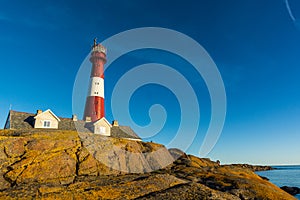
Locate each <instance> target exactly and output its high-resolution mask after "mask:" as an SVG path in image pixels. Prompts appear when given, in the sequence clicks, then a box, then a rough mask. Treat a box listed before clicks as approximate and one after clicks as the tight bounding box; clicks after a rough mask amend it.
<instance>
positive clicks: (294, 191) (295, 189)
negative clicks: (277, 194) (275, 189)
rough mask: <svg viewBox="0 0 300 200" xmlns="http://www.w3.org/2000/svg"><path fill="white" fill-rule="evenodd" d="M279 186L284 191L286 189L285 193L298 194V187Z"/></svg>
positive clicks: (299, 190) (299, 192) (299, 191)
mask: <svg viewBox="0 0 300 200" xmlns="http://www.w3.org/2000/svg"><path fill="white" fill-rule="evenodd" d="M280 188H281V189H283V190H284V191H286V192H287V193H289V194H291V195H296V194H300V188H298V187H288V186H282V187H280Z"/></svg>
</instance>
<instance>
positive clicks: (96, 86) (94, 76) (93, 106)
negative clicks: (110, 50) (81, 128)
mask: <svg viewBox="0 0 300 200" xmlns="http://www.w3.org/2000/svg"><path fill="white" fill-rule="evenodd" d="M90 61H91V63H92V70H91V76H90V85H89V91H88V95H87V98H86V103H85V109H84V117H83V119H84V120H85V119H86V117H90V118H91V120H92V122H94V121H97V120H99V119H101V118H102V117H105V111H104V64H105V63H106V49H105V47H104V46H102V45H101V44H97V41H96V39H94V45H93V47H92V53H91V57H90Z"/></svg>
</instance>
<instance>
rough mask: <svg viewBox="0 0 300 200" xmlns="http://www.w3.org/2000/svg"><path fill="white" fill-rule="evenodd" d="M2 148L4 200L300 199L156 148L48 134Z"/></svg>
mask: <svg viewBox="0 0 300 200" xmlns="http://www.w3.org/2000/svg"><path fill="white" fill-rule="evenodd" d="M0 141H1V142H0V160H1V162H0V164H1V167H0V199H4V198H5V199H32V198H35V199H97V198H98V199H230V200H232V199H272V200H274V199H287V200H288V199H295V198H294V197H292V196H291V195H289V194H288V193H286V192H284V191H283V190H281V189H280V188H278V187H277V186H275V185H273V184H272V183H270V182H269V181H267V180H264V179H263V178H261V177H259V176H258V175H256V174H255V173H254V172H253V171H252V170H251V169H249V168H247V167H242V166H238V165H237V166H235V165H226V166H222V165H219V163H217V162H213V161H210V160H209V159H207V158H198V157H195V156H193V155H186V154H185V153H183V152H181V151H180V150H177V149H170V150H168V149H166V148H165V147H164V146H163V145H160V144H157V143H152V142H141V141H134V140H126V139H118V138H111V137H103V136H98V135H96V136H94V135H81V134H78V133H77V132H75V131H44V130H41V131H31V132H26V131H23V132H18V131H11V130H0ZM155 152H157V153H155ZM175 158H176V159H175ZM177 158H178V159H177ZM100 161H101V162H100Z"/></svg>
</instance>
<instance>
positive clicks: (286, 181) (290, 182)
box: [256, 165, 300, 199]
mask: <svg viewBox="0 0 300 200" xmlns="http://www.w3.org/2000/svg"><path fill="white" fill-rule="evenodd" d="M272 167H273V168H275V170H269V171H260V172H256V174H258V175H260V176H264V177H267V178H268V179H270V181H271V182H272V183H274V184H275V185H277V186H279V187H281V186H289V187H299V188H300V165H286V166H283V165H281V166H272ZM295 197H296V198H297V199H300V194H298V195H296V196H295Z"/></svg>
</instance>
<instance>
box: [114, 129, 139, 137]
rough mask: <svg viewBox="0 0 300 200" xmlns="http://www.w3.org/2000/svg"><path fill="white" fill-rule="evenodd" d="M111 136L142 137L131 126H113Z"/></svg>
mask: <svg viewBox="0 0 300 200" xmlns="http://www.w3.org/2000/svg"><path fill="white" fill-rule="evenodd" d="M111 136H112V137H117V138H133V139H141V138H140V137H139V136H138V135H137V134H136V133H135V132H134V131H133V130H132V129H131V128H130V127H129V126H113V127H111Z"/></svg>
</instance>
